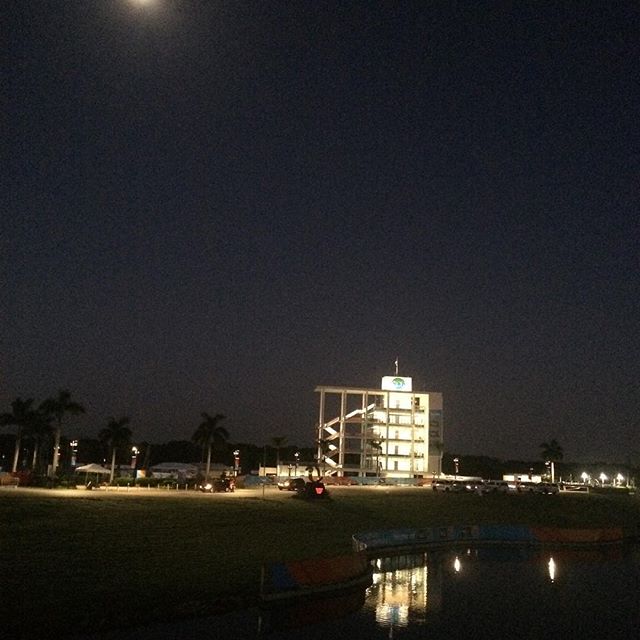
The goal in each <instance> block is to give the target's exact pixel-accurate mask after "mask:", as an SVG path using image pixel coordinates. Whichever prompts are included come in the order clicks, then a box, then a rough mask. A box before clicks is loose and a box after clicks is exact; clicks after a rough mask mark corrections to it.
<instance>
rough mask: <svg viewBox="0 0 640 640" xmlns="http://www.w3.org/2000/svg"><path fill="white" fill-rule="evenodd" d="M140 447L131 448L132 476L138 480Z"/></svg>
mask: <svg viewBox="0 0 640 640" xmlns="http://www.w3.org/2000/svg"><path fill="white" fill-rule="evenodd" d="M138 453H139V450H138V447H131V474H132V475H133V479H134V481H135V479H136V462H137V461H138Z"/></svg>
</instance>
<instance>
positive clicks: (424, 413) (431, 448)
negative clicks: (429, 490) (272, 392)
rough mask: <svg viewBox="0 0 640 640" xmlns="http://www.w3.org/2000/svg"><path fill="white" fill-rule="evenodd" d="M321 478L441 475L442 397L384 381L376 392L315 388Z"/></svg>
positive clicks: (400, 380) (403, 380)
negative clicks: (322, 467)
mask: <svg viewBox="0 0 640 640" xmlns="http://www.w3.org/2000/svg"><path fill="white" fill-rule="evenodd" d="M316 392H317V393H319V394H320V398H319V399H320V406H319V419H318V427H317V428H318V438H317V439H318V460H320V461H321V462H323V463H324V466H325V470H324V473H325V475H332V474H333V475H337V476H357V477H376V476H379V477H383V478H384V477H387V478H420V477H425V476H431V475H433V474H439V473H440V472H441V470H442V452H443V442H444V441H443V414H442V410H443V406H442V394H441V393H434V392H424V393H416V392H414V391H413V389H412V379H411V378H407V377H404V376H398V375H395V376H385V377H383V378H382V384H381V388H380V389H362V388H358V387H331V386H320V387H316Z"/></svg>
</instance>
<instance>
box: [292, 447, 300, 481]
mask: <svg viewBox="0 0 640 640" xmlns="http://www.w3.org/2000/svg"><path fill="white" fill-rule="evenodd" d="M293 457H294V458H295V459H296V470H295V474H294V475H296V476H297V475H298V463H299V462H300V452H299V451H296V452H295V453H294V454H293Z"/></svg>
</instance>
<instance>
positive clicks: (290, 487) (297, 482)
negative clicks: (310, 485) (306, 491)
mask: <svg viewBox="0 0 640 640" xmlns="http://www.w3.org/2000/svg"><path fill="white" fill-rule="evenodd" d="M305 484H306V482H305V479H304V478H287V479H286V480H280V481H279V482H278V489H280V491H297V490H298V489H301V488H304V485H305Z"/></svg>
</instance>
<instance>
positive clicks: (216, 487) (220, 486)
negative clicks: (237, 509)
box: [199, 477, 236, 493]
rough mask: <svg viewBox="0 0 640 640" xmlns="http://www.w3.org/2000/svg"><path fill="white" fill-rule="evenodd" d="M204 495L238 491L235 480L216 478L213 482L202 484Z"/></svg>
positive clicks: (201, 489)
mask: <svg viewBox="0 0 640 640" xmlns="http://www.w3.org/2000/svg"><path fill="white" fill-rule="evenodd" d="M199 489H200V491H202V492H203V493H231V492H233V491H235V489H236V483H235V482H234V480H233V478H226V477H225V478H215V479H214V480H212V481H211V482H206V483H205V484H201V485H200V487H199Z"/></svg>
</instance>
